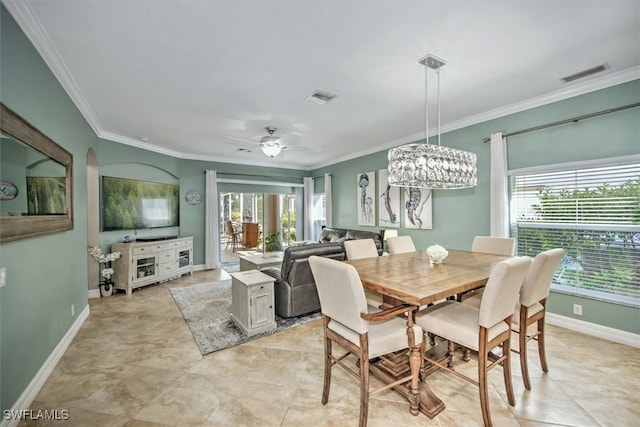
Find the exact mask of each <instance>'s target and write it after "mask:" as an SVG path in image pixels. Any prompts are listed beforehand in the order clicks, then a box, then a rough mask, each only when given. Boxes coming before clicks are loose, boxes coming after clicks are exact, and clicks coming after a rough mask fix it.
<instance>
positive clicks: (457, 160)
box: [388, 54, 478, 188]
mask: <svg viewBox="0 0 640 427" xmlns="http://www.w3.org/2000/svg"><path fill="white" fill-rule="evenodd" d="M419 62H420V64H422V65H424V71H425V77H424V88H425V141H426V143H425V144H406V145H401V146H400V147H396V148H392V149H390V150H389V152H388V159H389V166H388V170H389V184H390V185H395V186H402V187H418V188H469V187H475V186H476V184H477V181H478V179H477V169H476V155H475V154H474V153H470V152H468V151H462V150H457V149H455V148H448V147H443V146H441V145H440V68H441V67H442V66H443V65H444V64H445V61H444V60H442V59H440V58H438V57H436V56H434V55H431V54H429V55H427V56H425V57H424V58H422V59H421V60H420V61H419ZM428 68H431V69H432V70H435V71H436V75H437V77H438V80H437V81H438V94H437V95H438V96H437V99H438V104H437V105H438V145H433V144H429V100H428V96H427V95H428V86H427V81H428V74H429V70H428Z"/></svg>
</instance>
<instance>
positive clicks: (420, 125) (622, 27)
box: [3, 0, 640, 169]
mask: <svg viewBox="0 0 640 427" xmlns="http://www.w3.org/2000/svg"><path fill="white" fill-rule="evenodd" d="M3 3H4V4H5V5H6V6H7V8H8V9H9V10H10V11H11V14H12V15H13V16H14V17H15V18H16V20H17V21H18V23H19V24H20V26H21V27H22V28H23V30H24V31H25V32H26V33H27V35H28V36H29V38H30V39H31V40H32V42H33V43H34V44H35V45H36V48H37V49H38V51H39V52H40V54H41V55H42V56H43V58H44V59H45V61H46V62H47V63H48V65H49V66H50V67H51V68H52V70H53V72H54V73H55V74H56V76H57V77H58V79H59V80H60V81H61V83H62V85H63V86H64V87H65V89H66V90H67V92H68V93H69V94H70V96H71V97H72V99H73V100H74V102H75V103H76V105H77V106H78V108H79V109H80V111H81V112H82V113H83V115H84V116H85V118H86V119H87V120H88V122H89V123H90V125H91V126H92V127H93V129H94V130H95V132H96V133H97V134H98V135H99V136H100V137H103V138H106V139H110V140H114V141H118V142H122V143H125V144H131V145H135V146H140V147H145V148H150V149H152V150H154V151H158V152H162V153H166V154H170V155H173V156H176V157H180V158H190V159H203V160H212V161H224V162H233V163H242V164H253V165H268V166H277V167H292V168H297V169H312V168H315V167H319V166H323V165H327V164H330V163H334V162H336V161H340V160H346V159H349V158H353V157H356V156H359V155H363V154H367V153H371V152H375V151H379V150H382V149H387V148H390V147H393V146H396V145H399V144H401V143H404V142H408V141H411V140H414V139H416V138H421V137H423V135H424V119H425V117H424V116H425V113H424V112H425V95H424V76H425V70H424V68H423V67H422V66H421V65H420V64H419V63H418V60H419V59H421V58H422V57H423V56H425V55H426V54H428V53H431V54H435V55H437V56H439V57H440V58H443V59H445V60H446V61H447V64H446V65H445V66H444V67H443V68H442V72H441V96H440V103H441V109H442V119H441V122H442V129H443V131H446V130H450V129H454V128H457V127H461V126H464V125H468V124H471V123H476V122H479V121H483V120H486V119H490V118H494V117H498V116H501V115H504V114H508V113H512V112H515V111H520V110H522V109H525V108H529V107H531V106H536V105H542V104H545V103H548V102H551V101H554V100H558V99H563V98H566V97H569V96H573V95H576V94H579V93H585V92H588V91H592V90H595V89H599V88H602V87H607V86H611V85H613V84H617V83H620V82H623V81H628V80H631V79H635V78H639V77H640V71H639V70H640V1H638V0H630V1H626V0H603V1H597V0H596V1H515V0H514V1H448V2H447V1H355V0H353V1H347V0H343V1H341V0H336V1H235V2H231V1H202V0H200V1H195V0H194V1H189V0H184V1H178V0H174V1H171V0H164V1H146V0H131V1H115V0H114V1H107V0H103V1H97V0H96V1H81V0H58V1H55V2H54V1H49V0H24V1H19V0H3ZM603 63H608V64H609V66H610V68H609V69H608V70H606V71H604V72H602V73H599V74H597V75H594V76H591V77H587V78H585V79H582V80H578V81H576V82H573V83H569V84H565V83H562V82H561V81H560V77H563V76H566V75H570V74H573V73H576V72H579V71H582V70H585V69H588V68H591V67H594V66H596V65H599V64H603ZM429 79H430V82H429V86H430V87H431V83H435V80H436V79H435V74H433V72H430V75H429ZM318 88H319V89H323V90H327V91H330V92H333V93H336V94H337V95H338V97H337V98H336V99H334V100H333V101H332V102H330V103H329V104H327V105H324V106H321V105H318V104H315V103H312V102H309V101H306V100H305V98H306V97H307V96H308V95H309V94H310V93H311V92H312V91H314V90H315V89H318ZM431 89H433V88H430V93H429V98H430V100H429V104H430V107H429V108H430V112H431V115H430V116H431V117H430V125H431V126H430V128H431V133H432V134H433V133H434V132H435V122H436V120H435V104H436V97H435V90H431ZM559 119H561V118H559ZM265 126H273V127H277V128H278V131H277V132H276V134H279V135H283V136H284V137H286V138H285V142H288V143H297V145H298V146H307V147H316V148H320V149H322V151H320V152H314V151H304V150H302V149H297V150H296V149H294V148H295V146H290V147H289V149H287V150H285V151H284V152H283V154H281V155H280V156H278V157H276V158H274V159H271V158H268V157H266V156H265V155H264V154H262V153H261V152H260V151H258V150H256V151H253V152H250V153H247V152H238V151H237V149H238V148H239V147H248V146H252V147H253V146H254V145H253V144H250V143H245V142H241V141H238V139H241V140H251V141H255V142H256V143H257V142H258V141H259V139H260V137H261V136H263V135H265V134H266V133H265V131H264V128H265ZM513 130H516V129H512V131H513ZM142 138H145V139H147V141H146V142H145V141H143V140H142ZM233 138H235V139H233ZM478 143H480V141H478Z"/></svg>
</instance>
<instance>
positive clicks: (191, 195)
mask: <svg viewBox="0 0 640 427" xmlns="http://www.w3.org/2000/svg"><path fill="white" fill-rule="evenodd" d="M184 199H185V200H186V201H187V203H188V204H190V205H199V204H200V202H201V201H202V196H201V195H200V193H198V192H197V191H189V192H188V193H187V194H186V195H185V196H184Z"/></svg>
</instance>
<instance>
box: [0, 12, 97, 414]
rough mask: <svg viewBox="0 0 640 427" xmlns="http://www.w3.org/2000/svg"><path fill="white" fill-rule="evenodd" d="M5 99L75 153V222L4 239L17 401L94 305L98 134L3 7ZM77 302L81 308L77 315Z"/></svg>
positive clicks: (9, 362) (7, 351)
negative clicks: (92, 155) (93, 152)
mask: <svg viewBox="0 0 640 427" xmlns="http://www.w3.org/2000/svg"><path fill="white" fill-rule="evenodd" d="M0 19H1V20H2V21H1V24H0V25H1V27H0V31H1V37H0V43H1V45H0V55H1V56H0V76H1V77H2V79H1V86H0V94H1V96H2V102H4V103H5V104H6V105H7V106H9V108H11V109H13V110H14V111H15V112H17V113H18V114H19V115H21V116H22V117H24V118H25V119H26V120H27V121H29V122H31V123H32V124H33V125H34V126H35V127H37V128H38V129H39V130H40V131H42V132H43V133H44V134H45V135H47V136H49V137H50V138H51V139H53V140H54V141H56V142H57V143H58V144H60V145H62V146H63V147H64V148H66V149H67V150H68V151H70V152H71V153H72V154H73V189H74V198H73V210H74V228H73V230H71V231H67V232H63V233H56V234H50V235H47V236H42V237H37V238H31V239H25V240H18V241H15V242H11V243H6V244H2V245H0V266H2V267H6V269H7V286H6V287H4V288H2V289H0V343H1V344H0V346H1V348H0V390H1V395H0V407H1V408H2V409H3V410H4V409H7V408H10V407H11V406H12V405H13V404H14V402H15V401H16V400H17V399H18V397H19V396H20V395H21V393H22V392H23V391H24V389H25V388H26V386H27V385H28V384H29V382H30V381H31V379H32V378H33V377H34V375H35V374H36V372H37V371H38V370H39V369H40V367H41V366H42V365H43V363H44V362H45V360H46V359H47V357H49V355H50V354H51V352H52V350H53V349H54V348H55V346H56V345H57V344H58V342H59V341H60V339H61V338H62V337H63V336H64V335H65V333H66V332H67V331H68V330H69V328H70V327H71V325H72V323H73V322H74V321H75V319H76V318H77V316H78V314H79V313H80V312H81V311H82V310H83V309H84V308H85V307H86V306H87V286H86V283H87V251H86V242H87V237H86V229H87V221H86V215H85V212H86V172H85V164H86V153H87V149H88V148H89V147H93V146H95V144H96V142H97V138H96V137H95V134H94V133H93V132H92V130H91V128H90V127H89V126H88V125H87V123H86V122H85V120H84V119H83V118H82V116H81V115H80V114H79V112H78V110H77V109H76V108H75V106H74V104H73V103H72V102H71V100H70V99H69V97H68V96H67V95H66V93H65V92H64V90H62V88H61V87H60V85H59V84H58V82H57V80H56V79H55V77H54V76H53V75H52V74H51V73H50V72H49V69H48V68H47V66H46V65H45V64H44V62H43V61H42V59H41V58H40V56H39V55H38V54H37V53H36V51H35V50H34V49H33V47H32V45H31V44H30V42H29V41H28V40H27V39H26V37H25V36H24V34H23V33H22V31H21V30H20V29H19V27H18V26H17V25H16V23H15V22H14V21H13V19H12V18H11V16H10V15H9V13H7V11H6V10H5V9H4V7H2V8H1V9H0ZM71 305H74V308H75V310H74V311H75V315H74V316H72V315H71Z"/></svg>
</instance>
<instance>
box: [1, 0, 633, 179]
mask: <svg viewBox="0 0 640 427" xmlns="http://www.w3.org/2000/svg"><path fill="white" fill-rule="evenodd" d="M0 1H2V4H4V5H5V7H6V8H7V10H8V11H9V13H11V16H12V17H13V18H14V19H15V21H16V22H17V23H18V25H19V26H20V28H21V29H22V31H23V32H24V33H25V34H26V36H27V38H28V39H29V40H30V41H31V43H32V44H33V46H34V47H35V49H36V50H37V51H38V53H39V54H40V56H41V57H42V58H43V60H44V62H45V63H46V64H47V66H48V67H49V69H50V70H51V72H52V73H53V74H54V76H55V77H56V78H57V79H58V81H59V82H60V84H61V85H62V87H63V89H64V90H65V92H67V94H68V95H69V97H70V98H71V100H72V101H73V103H74V104H75V105H76V107H77V108H78V110H79V111H80V113H81V114H82V116H83V117H84V118H85V120H86V121H87V123H88V124H89V126H90V127H91V128H92V129H93V131H94V133H95V134H96V135H97V136H98V137H99V138H102V139H106V140H109V141H113V142H119V143H122V144H126V145H131V146H133V147H138V148H142V149H145V150H148V151H152V152H155V153H160V154H165V155H167V156H172V157H176V158H180V159H190V160H201V161H213V162H223V163H238V160H237V159H229V158H224V157H215V156H201V155H194V154H190V153H183V152H178V151H175V150H170V149H167V148H164V147H159V146H156V145H153V144H148V143H143V142H142V141H138V140H136V139H133V138H129V137H125V136H122V135H119V134H115V133H113V132H108V131H106V130H105V129H104V128H103V127H102V125H101V123H100V121H99V120H98V118H97V117H96V115H95V113H94V111H93V109H92V108H91V106H90V105H89V103H88V102H87V100H86V98H85V97H84V95H83V94H82V92H81V91H80V88H79V87H78V85H77V84H76V82H75V80H74V79H73V77H72V76H71V73H70V72H69V70H68V68H67V66H66V65H65V63H64V61H63V60H62V58H61V56H60V54H59V52H58V51H57V49H56V48H55V46H54V45H53V43H52V41H51V39H50V38H49V36H48V34H47V33H46V31H45V30H44V28H43V26H42V25H41V23H40V21H39V20H38V19H37V18H36V16H35V15H34V13H33V11H32V10H31V7H30V6H29V4H28V3H27V2H23V1H21V0H0ZM636 79H640V67H639V66H636V67H632V68H629V69H626V70H622V71H619V72H617V73H610V74H607V75H605V76H602V77H599V78H591V79H588V80H586V81H584V82H582V83H580V82H575V83H572V84H570V85H568V86H567V87H566V88H563V89H561V90H557V91H554V92H550V93H548V94H545V95H542V96H538V97H534V98H530V99H527V100H524V101H522V102H518V103H514V104H511V105H506V106H504V107H500V108H496V109H493V110H489V111H486V112H484V113H481V114H477V115H474V116H469V117H466V118H464V119H461V120H458V121H455V122H452V123H449V124H447V125H445V126H442V127H441V130H440V132H441V133H443V134H444V133H447V132H451V131H454V130H457V129H461V128H465V127H468V126H471V125H475V124H478V123H482V122H486V121H489V120H493V119H497V118H500V117H504V116H507V115H510V114H514V113H519V112H522V111H526V110H529V109H532V108H536V107H540V106H543V105H547V104H550V103H553V102H557V101H562V100H564V99H568V98H573V97H575V96H578V95H583V94H586V93H589V92H593V91H596V90H600V89H605V88H607V87H611V86H615V85H618V84H622V83H626V82H629V81H632V80H636ZM429 134H430V136H433V135H435V133H434V132H430V133H429ZM424 138H425V133H424V132H420V133H415V134H412V135H407V136H403V137H400V138H398V139H394V140H392V141H388V142H386V143H382V144H379V145H376V146H373V147H369V148H367V149H366V150H361V151H357V152H354V153H352V154H349V155H346V156H342V157H336V158H334V159H332V160H329V161H326V162H322V163H319V164H315V165H311V166H309V167H307V168H304V167H303V168H301V167H299V166H295V165H290V164H284V163H283V164H278V165H274V164H273V163H269V164H266V163H265V162H260V161H253V160H248V161H246V162H244V161H243V162H242V164H246V165H255V166H270V167H279V168H283V167H284V168H292V169H297V170H313V169H318V168H322V167H326V166H330V165H333V164H336V163H340V162H344V161H348V160H352V159H355V158H358V157H362V156H365V155H369V154H373V153H377V152H379V151H382V150H385V149H390V148H393V147H397V146H399V145H403V144H408V143H411V142H416V141H419V140H421V139H424Z"/></svg>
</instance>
